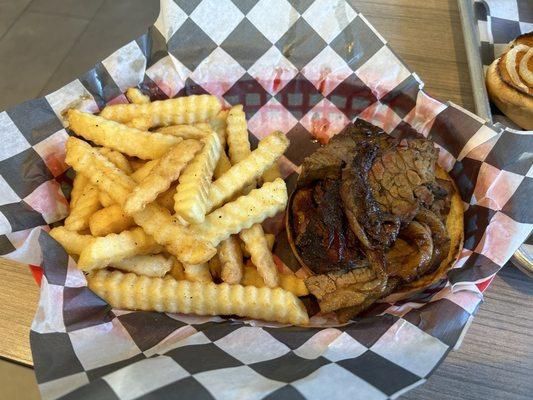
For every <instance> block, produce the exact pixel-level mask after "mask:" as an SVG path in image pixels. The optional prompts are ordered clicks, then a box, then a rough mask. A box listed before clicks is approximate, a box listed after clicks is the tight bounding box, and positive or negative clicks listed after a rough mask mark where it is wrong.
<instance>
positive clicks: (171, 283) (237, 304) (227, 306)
mask: <svg viewBox="0 0 533 400" xmlns="http://www.w3.org/2000/svg"><path fill="white" fill-rule="evenodd" d="M87 281H88V284H89V288H90V289H91V290H92V291H93V292H94V293H96V295H98V296H100V297H101V298H102V299H104V300H105V301H106V302H108V303H109V304H110V305H111V306H112V307H113V308H119V309H129V310H145V311H159V312H169V313H186V314H189V313H194V314H197V315H239V316H241V317H248V318H255V319H263V320H266V321H277V322H281V323H290V324H294V325H306V324H307V323H308V322H309V317H308V315H307V311H306V309H305V307H304V305H303V303H302V302H301V300H300V299H298V298H297V297H296V296H294V295H293V294H292V293H291V292H288V291H286V290H283V289H281V288H275V289H270V288H267V287H262V288H257V287H255V286H241V285H229V284H227V283H222V284H215V283H213V282H189V281H177V280H175V279H162V278H149V277H147V276H138V275H135V274H132V273H129V274H124V273H122V272H120V271H112V272H111V271H108V270H100V271H97V272H96V273H92V274H89V276H88V277H87ZM230 299H231V300H230Z"/></svg>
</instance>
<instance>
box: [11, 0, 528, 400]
mask: <svg viewBox="0 0 533 400" xmlns="http://www.w3.org/2000/svg"><path fill="white" fill-rule="evenodd" d="M130 86H139V87H140V88H141V89H142V90H143V91H144V92H145V93H148V94H150V96H151V97H152V99H160V98H168V97H175V96H182V95H188V94H197V93H206V92H207V93H212V94H215V95H217V96H219V98H220V99H221V101H223V102H224V104H225V105H226V106H228V107H229V106H230V105H232V104H237V103H242V104H244V106H245V111H246V114H247V117H248V119H249V131H250V138H251V141H252V144H256V143H257V141H258V139H260V138H262V137H264V136H265V135H266V134H267V133H269V132H271V131H273V130H275V129H277V130H281V131H283V132H284V133H285V134H286V135H287V136H288V137H289V138H290V140H291V145H290V147H289V149H288V151H287V153H286V155H285V157H283V158H282V160H281V163H282V171H283V174H284V176H285V177H286V180H287V183H288V186H289V190H290V189H291V188H292V187H294V182H295V179H296V175H297V172H298V166H299V165H300V164H301V162H302V160H303V159H304V157H306V156H307V155H309V154H311V153H312V152H313V151H314V150H315V149H316V148H317V147H318V144H317V141H316V140H315V139H318V141H322V142H323V141H325V139H327V138H328V137H331V136H332V135H334V134H336V133H338V132H339V131H341V130H342V129H343V128H344V127H345V126H346V125H347V124H348V123H349V122H350V121H352V120H354V119H355V118H362V119H365V120H368V121H370V122H372V123H373V124H376V125H379V126H381V127H382V128H383V129H385V130H386V131H387V132H389V133H390V134H392V135H395V136H396V135H406V134H409V133H412V132H413V131H417V132H419V133H421V134H423V135H424V136H426V137H428V138H430V139H431V140H433V141H435V143H436V144H437V146H438V147H439V148H440V158H439V163H440V165H441V166H443V167H444V168H445V169H446V170H448V171H450V174H451V175H452V176H453V178H454V179H455V181H456V182H457V184H458V186H459V188H460V192H461V196H462V199H463V200H464V207H465V247H464V250H463V251H462V253H461V255H460V259H459V261H458V262H457V263H456V265H455V268H454V269H453V270H452V271H450V273H449V274H448V278H449V280H447V281H442V282H440V283H439V284H436V285H434V286H433V287H430V288H428V289H427V290H426V291H424V292H423V293H421V294H418V295H416V296H415V297H413V298H412V299H410V300H409V301H404V302H402V303H396V304H385V303H383V304H377V305H375V306H374V307H373V308H371V309H370V310H369V311H368V312H367V315H366V316H365V317H364V318H358V319H357V320H356V321H355V322H352V323H350V324H348V325H346V326H343V327H327V326H324V327H322V328H300V327H282V326H277V325H275V324H268V325H266V324H264V323H260V322H257V321H242V320H224V319H222V318H201V317H194V316H185V315H167V314H159V313H151V312H128V311H120V310H113V309H110V307H109V305H107V304H106V303H105V302H104V301H102V300H101V299H100V298H98V297H97V296H95V295H94V294H93V293H92V292H91V291H90V290H89V289H88V288H87V286H86V281H85V278H84V275H83V274H82V273H81V272H79V271H78V270H77V269H76V266H75V262H74V261H73V260H72V259H70V258H69V257H68V256H67V255H66V254H65V252H64V251H63V249H62V248H61V247H60V246H59V245H58V244H57V243H56V242H55V241H54V240H53V239H52V238H51V237H50V236H49V235H48V234H47V233H46V232H47V231H48V229H49V224H52V223H55V222H58V221H60V220H61V219H63V218H64V217H65V216H66V214H67V198H68V193H69V191H70V182H71V178H72V171H71V170H69V169H68V167H67V165H66V164H65V161H64V156H65V154H64V144H65V140H66V139H67V137H68V135H69V134H70V132H69V131H68V130H66V129H65V128H64V125H63V124H64V120H63V112H64V110H65V109H67V108H70V107H76V108H79V109H82V110H88V111H91V112H97V111H98V110H99V109H102V107H103V106H104V105H105V104H106V103H108V102H111V103H117V102H125V101H126V100H125V97H124V95H123V92H124V91H125V90H126V88H128V87H130ZM422 87H423V83H422V82H421V81H420V79H419V78H418V76H417V75H416V74H415V73H413V72H411V71H410V70H409V69H408V68H407V66H405V65H404V64H403V63H402V62H401V61H400V60H399V59H398V57H397V56H396V55H395V53H394V52H393V50H392V49H391V48H390V47H389V46H388V45H387V42H386V40H385V39H384V38H383V37H381V35H380V34H379V33H378V32H377V31H376V30H375V29H374V28H373V27H372V26H371V25H370V24H369V23H368V21H367V20H366V19H365V18H364V16H363V15H361V14H359V13H358V12H357V11H356V10H355V9H354V8H353V5H352V4H350V3H347V2H346V3H345V2H344V1H336V2H331V1H325V0H321V1H315V2H311V1H287V0H272V1H266V0H261V1H259V2H257V3H252V2H250V1H241V0H234V1H230V0H217V1H215V0H210V1H209V0H207V1H201V2H199V1H185V0H181V1H179V0H176V1H175V2H174V1H172V0H162V1H161V13H160V15H159V17H158V19H157V21H156V22H155V24H154V26H153V27H151V28H150V29H149V31H148V32H147V33H146V34H145V35H143V36H141V37H140V38H138V39H136V40H134V41H132V42H130V43H128V44H126V45H125V46H124V47H122V48H120V49H119V50H117V51H116V52H115V53H113V54H112V55H110V56H109V57H107V58H106V59H105V60H103V61H102V62H99V63H98V64H96V66H95V67H94V68H93V69H92V70H91V71H89V72H88V73H86V74H85V75H83V76H81V77H79V78H78V79H76V80H74V81H73V82H71V83H69V84H68V85H66V86H65V87H63V88H61V89H59V90H58V91H56V92H55V93H52V94H50V95H48V96H46V97H44V98H39V99H35V100H31V101H28V102H25V103H23V104H20V105H18V106H15V107H13V108H12V109H10V110H7V111H6V112H2V113H0V137H1V141H2V146H1V148H0V174H1V175H0V187H1V190H0V204H1V205H0V230H1V231H0V233H2V234H3V235H2V236H0V249H1V251H2V254H4V257H6V258H10V259H13V260H18V261H21V262H23V263H26V264H30V266H31V268H32V270H34V271H36V270H38V266H41V267H42V268H43V270H44V275H43V276H42V280H41V299H40V303H39V307H38V310H37V313H36V316H35V320H34V321H33V325H32V329H31V335H30V338H31V347H32V351H33V360H34V363H35V372H36V375H37V380H38V383H39V386H40V389H41V393H42V395H43V397H44V398H45V399H52V398H58V397H62V396H64V398H75V399H84V398H98V399H133V398H167V397H168V398H170V397H172V398H175V397H180V396H181V397H182V398H215V399H240V398H243V399H248V398H254V399H255V398H258V399H259V398H268V399H288V398H291V399H298V398H309V399H327V398H334V397H338V396H343V397H346V398H351V399H386V398H394V397H397V396H399V395H400V394H402V393H404V392H406V391H407V390H409V389H410V388H413V387H415V386H417V385H419V384H421V383H423V382H424V381H425V380H426V379H427V377H428V376H429V375H430V374H431V373H432V371H434V369H435V368H436V367H437V366H438V365H439V363H440V362H441V361H442V360H443V359H444V357H445V356H446V354H447V353H448V352H449V351H450V350H451V349H452V348H454V347H457V346H458V344H459V343H460V341H461V338H462V336H463V334H464V332H465V330H466V327H467V326H468V325H469V322H470V321H471V319H472V315H473V314H474V312H475V311H476V308H477V306H478V304H479V302H480V301H481V299H482V292H483V290H485V289H486V287H487V286H488V284H489V283H490V281H491V280H492V278H493V277H494V275H495V274H496V272H497V271H498V270H499V269H500V267H501V266H503V265H504V264H505V263H506V261H507V260H508V259H509V258H510V256H511V255H512V254H513V252H514V251H515V250H516V249H517V247H518V246H519V245H520V244H521V243H522V242H523V241H524V239H525V238H526V237H527V235H528V234H529V233H530V231H531V229H532V227H533V207H531V206H530V200H529V197H530V196H531V194H532V193H533V168H532V164H533V156H532V153H531V152H527V149H531V148H532V146H533V137H532V136H531V135H527V134H520V133H515V132H511V131H507V130H503V129H502V128H500V127H491V126H489V125H487V124H486V123H485V122H484V121H483V120H481V119H480V118H478V117H476V116H475V115H473V114H471V113H469V112H467V111H466V110H463V109H461V108H460V107H458V106H456V105H454V104H451V103H446V104H444V103H441V102H439V101H437V100H435V99H433V98H431V97H429V96H428V95H427V94H426V93H424V92H423V91H422ZM279 227H280V220H279V219H277V220H273V221H270V223H269V227H268V228H269V229H271V230H272V229H274V230H275V229H276V228H277V229H278V230H279ZM283 238H284V233H283V232H280V233H279V235H278V243H277V245H276V249H275V253H276V254H277V256H278V257H279V258H280V259H281V260H282V261H283V262H284V263H285V264H286V266H287V268H288V269H291V270H297V268H298V267H297V264H296V263H295V262H294V260H293V259H292V257H291V255H290V252H289V251H288V250H287V246H286V241H284V240H283Z"/></svg>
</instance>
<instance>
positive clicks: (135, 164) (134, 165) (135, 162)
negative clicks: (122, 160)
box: [129, 157, 153, 172]
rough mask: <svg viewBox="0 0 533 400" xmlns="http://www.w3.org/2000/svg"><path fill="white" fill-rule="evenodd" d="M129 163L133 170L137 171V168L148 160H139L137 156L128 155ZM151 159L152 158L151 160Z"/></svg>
mask: <svg viewBox="0 0 533 400" xmlns="http://www.w3.org/2000/svg"><path fill="white" fill-rule="evenodd" d="M129 161H130V165H131V168H132V169H133V171H134V172H135V171H137V170H138V169H139V168H142V167H144V166H145V164H147V163H149V162H150V161H145V160H140V159H138V158H137V157H130V160H129ZM152 161H153V160H152Z"/></svg>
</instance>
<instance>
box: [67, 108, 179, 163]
mask: <svg viewBox="0 0 533 400" xmlns="http://www.w3.org/2000/svg"><path fill="white" fill-rule="evenodd" d="M151 104H152V103H151ZM128 105H129V106H136V107H143V106H144V105H136V104H128ZM68 120H69V127H70V129H72V130H73V131H74V132H75V133H76V134H77V135H79V136H82V137H84V138H85V139H87V140H90V141H92V142H94V143H96V144H99V145H101V146H105V147H109V148H111V149H113V150H117V151H120V152H121V153H124V154H127V155H129V156H131V157H139V158H142V159H143V160H152V159H155V158H160V157H161V156H163V154H165V153H166V152H167V151H168V150H169V149H170V148H171V147H172V146H174V145H176V144H178V142H179V141H181V138H177V137H174V136H170V135H163V134H161V133H157V132H152V133H150V132H145V131H141V130H138V129H135V128H130V127H128V126H126V125H122V124H119V123H117V122H114V121H109V120H107V119H105V118H102V117H99V116H96V115H92V114H88V113H84V112H81V111H78V110H69V111H68Z"/></svg>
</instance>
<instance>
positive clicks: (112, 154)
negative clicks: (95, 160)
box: [98, 147, 133, 207]
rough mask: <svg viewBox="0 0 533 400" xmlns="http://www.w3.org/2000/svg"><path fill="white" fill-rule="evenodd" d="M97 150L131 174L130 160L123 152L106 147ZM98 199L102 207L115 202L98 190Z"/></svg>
mask: <svg viewBox="0 0 533 400" xmlns="http://www.w3.org/2000/svg"><path fill="white" fill-rule="evenodd" d="M98 151H99V152H100V154H102V155H104V156H105V157H106V158H107V159H108V160H109V161H111V162H112V163H113V164H115V165H116V166H117V167H118V168H120V169H121V170H122V171H124V172H125V173H126V174H131V173H132V172H133V169H132V168H131V165H130V162H129V161H128V159H127V158H126V156H125V155H124V154H122V153H120V152H118V151H115V150H111V149H108V148H107V147H101V148H99V149H98ZM98 199H99V200H100V204H101V205H102V207H109V206H112V205H113V204H115V201H114V200H113V199H112V198H111V197H110V196H109V195H108V194H107V193H106V192H102V191H99V192H98Z"/></svg>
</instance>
